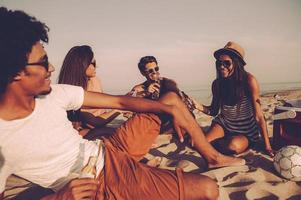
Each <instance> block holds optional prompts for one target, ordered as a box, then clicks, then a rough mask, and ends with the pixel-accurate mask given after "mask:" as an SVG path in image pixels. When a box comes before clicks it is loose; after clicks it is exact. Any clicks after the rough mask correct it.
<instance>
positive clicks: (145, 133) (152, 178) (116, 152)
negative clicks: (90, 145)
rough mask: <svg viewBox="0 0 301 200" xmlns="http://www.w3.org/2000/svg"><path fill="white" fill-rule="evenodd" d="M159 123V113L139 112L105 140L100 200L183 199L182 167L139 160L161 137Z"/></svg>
mask: <svg viewBox="0 0 301 200" xmlns="http://www.w3.org/2000/svg"><path fill="white" fill-rule="evenodd" d="M160 124H161V121H160V119H159V117H158V116H156V115H153V114H137V115H135V116H134V117H133V118H131V119H129V120H128V121H127V122H126V123H125V124H124V125H122V126H121V127H120V128H119V129H117V131H116V133H115V134H114V135H112V136H111V137H110V138H108V139H104V144H105V167H104V170H103V171H102V172H101V174H100V176H99V177H98V178H99V180H100V189H99V192H98V198H97V199H99V200H100V199H107V200H113V199H118V200H136V199H145V200H146V199H147V200H152V199H153V200H159V199H164V200H169V199H170V200H175V199H181V200H182V199H184V184H183V172H182V170H181V169H177V170H176V171H170V170H165V169H159V168H155V167H150V166H147V165H145V164H143V163H140V162H139V160H140V159H141V158H142V157H143V156H144V155H145V154H146V153H147V152H148V151H149V149H150V147H151V145H152V143H153V142H154V141H155V139H156V137H157V136H158V134H159V129H160Z"/></svg>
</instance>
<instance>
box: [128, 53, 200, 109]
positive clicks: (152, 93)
mask: <svg viewBox="0 0 301 200" xmlns="http://www.w3.org/2000/svg"><path fill="white" fill-rule="evenodd" d="M138 69H139V71H140V73H141V74H142V76H144V77H145V78H146V81H144V82H143V83H140V84H138V85H136V86H134V87H133V88H132V90H131V91H130V92H129V93H128V95H131V96H136V97H144V98H147V99H152V100H158V99H159V98H160V96H162V95H164V94H166V93H167V92H174V93H176V94H178V95H179V97H180V98H181V99H182V101H183V102H184V103H185V104H186V106H187V108H188V109H189V111H190V112H191V113H192V114H193V110H194V109H195V107H194V103H193V101H192V99H191V98H190V97H188V95H186V94H185V93H184V92H183V91H181V90H180V89H179V88H178V86H177V83H176V82H175V81H174V80H172V79H168V78H166V77H161V75H160V72H159V66H158V62H157V59H156V58H155V57H154V56H144V57H142V58H141V59H140V61H139V63H138Z"/></svg>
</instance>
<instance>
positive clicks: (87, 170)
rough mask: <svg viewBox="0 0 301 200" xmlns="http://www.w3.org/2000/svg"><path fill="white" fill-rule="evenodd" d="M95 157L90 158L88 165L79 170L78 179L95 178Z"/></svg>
mask: <svg viewBox="0 0 301 200" xmlns="http://www.w3.org/2000/svg"><path fill="white" fill-rule="evenodd" d="M96 162H97V157H96V156H90V158H89V161H88V164H87V165H86V166H85V167H84V168H83V169H82V170H81V173H80V175H79V178H96Z"/></svg>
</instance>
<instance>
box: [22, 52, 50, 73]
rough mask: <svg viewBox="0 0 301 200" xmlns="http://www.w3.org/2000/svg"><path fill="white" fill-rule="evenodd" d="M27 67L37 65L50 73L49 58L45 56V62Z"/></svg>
mask: <svg viewBox="0 0 301 200" xmlns="http://www.w3.org/2000/svg"><path fill="white" fill-rule="evenodd" d="M26 65H37V66H42V67H44V68H45V69H46V71H47V72H48V70H49V62H48V57H47V56H45V58H44V60H43V61H41V62H35V63H27V64H26Z"/></svg>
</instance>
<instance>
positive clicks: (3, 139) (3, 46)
mask: <svg viewBox="0 0 301 200" xmlns="http://www.w3.org/2000/svg"><path fill="white" fill-rule="evenodd" d="M0 26H1V30H0V52H1V53H0V199H2V197H3V191H4V189H5V182H6V180H7V178H8V177H9V176H10V175H12V174H15V175H17V176H19V177H22V178H24V179H27V180H28V181H31V182H33V183H36V184H38V185H41V186H43V187H47V188H51V189H52V190H54V191H55V193H53V194H50V195H48V196H45V197H43V198H42V199H43V200H47V199H55V200H57V199H58V200H69V199H95V197H96V199H104V198H105V199H150V200H152V199H216V198H217V196H218V187H217V185H216V183H215V182H214V181H213V180H212V179H210V178H208V177H206V176H204V175H200V174H193V173H184V172H182V171H181V170H177V171H169V170H164V169H158V168H154V167H149V166H146V165H144V164H142V163H140V162H139V160H140V159H141V158H142V157H143V156H144V155H145V154H146V153H147V152H148V150H149V148H150V146H151V144H152V142H153V141H154V139H155V138H156V137H157V135H158V132H159V127H160V123H161V121H160V118H159V115H161V114H163V113H165V114H168V115H171V116H172V118H173V122H174V126H175V129H176V131H177V133H178V135H179V137H180V140H181V141H182V140H183V134H184V132H187V133H188V134H190V135H191V137H192V138H193V139H194V141H195V142H196V148H197V149H198V151H199V152H200V153H201V154H202V155H203V156H204V158H205V159H206V161H207V163H208V167H209V168H211V167H222V166H229V165H242V164H244V163H245V162H244V160H243V159H239V158H234V157H228V156H224V155H222V154H220V153H218V152H217V151H216V150H215V149H214V148H213V147H212V146H211V145H210V144H209V143H208V142H207V141H206V139H205V137H204V134H203V132H202V130H201V129H200V128H199V126H198V125H197V123H196V122H195V121H194V119H193V118H192V116H191V115H190V113H189V112H188V110H187V109H186V107H185V105H184V104H183V103H182V102H181V100H180V99H179V98H178V96H177V95H176V94H174V93H168V94H166V95H165V96H163V97H162V98H161V99H160V100H159V101H150V100H146V99H143V98H133V97H129V96H112V95H108V94H104V93H93V92H84V90H83V89H82V88H81V87H77V86H71V85H63V84H53V85H50V82H51V81H50V79H49V78H50V76H51V73H52V72H53V71H54V67H53V66H52V65H51V64H49V63H48V61H47V54H46V51H45V50H44V48H43V45H42V43H41V42H46V43H47V42H48V33H47V32H48V27H47V26H46V25H45V24H43V23H41V22H40V21H37V20H36V19H35V18H34V17H31V16H29V15H27V14H26V13H24V12H22V11H11V10H7V9H6V8H3V7H1V8H0ZM81 106H87V107H96V108H116V109H122V110H131V111H134V112H139V113H141V114H137V115H135V117H133V118H132V119H131V120H128V121H127V122H126V123H125V124H123V125H122V126H121V127H120V128H119V129H118V130H117V131H116V133H115V134H114V135H113V136H111V137H109V138H106V139H105V138H103V139H102V140H103V143H102V144H101V145H99V146H98V145H97V144H96V143H94V142H93V141H88V140H85V139H83V138H82V137H81V136H79V135H78V133H77V131H76V130H75V129H73V127H72V124H71V122H70V121H69V120H68V119H67V116H66V111H67V110H76V109H78V108H80V107H81ZM142 112H145V113H148V114H142ZM152 113H153V114H152ZM155 113H156V114H155ZM95 152H99V154H98V156H97V165H96V170H97V177H95V179H91V178H78V177H79V174H80V171H81V169H82V168H83V166H85V165H86V164H87V162H88V159H89V157H90V156H93V155H95ZM196 191H197V192H196ZM40 198H41V196H40V197H39V198H38V199H40ZM23 199H24V198H23ZM29 199H34V198H29Z"/></svg>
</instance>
